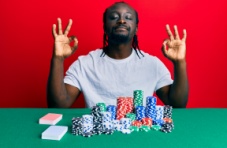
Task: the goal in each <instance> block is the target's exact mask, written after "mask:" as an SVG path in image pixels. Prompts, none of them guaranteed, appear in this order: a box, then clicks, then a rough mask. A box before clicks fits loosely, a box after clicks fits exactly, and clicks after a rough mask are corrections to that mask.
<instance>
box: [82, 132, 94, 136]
mask: <svg viewBox="0 0 227 148" xmlns="http://www.w3.org/2000/svg"><path fill="white" fill-rule="evenodd" d="M92 135H93V134H92V132H87V133H83V134H82V136H83V137H91V136H92Z"/></svg>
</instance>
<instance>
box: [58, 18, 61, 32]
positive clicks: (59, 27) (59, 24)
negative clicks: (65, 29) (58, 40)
mask: <svg viewBox="0 0 227 148" xmlns="http://www.w3.org/2000/svg"><path fill="white" fill-rule="evenodd" d="M58 33H59V35H62V23H61V19H60V18H58Z"/></svg>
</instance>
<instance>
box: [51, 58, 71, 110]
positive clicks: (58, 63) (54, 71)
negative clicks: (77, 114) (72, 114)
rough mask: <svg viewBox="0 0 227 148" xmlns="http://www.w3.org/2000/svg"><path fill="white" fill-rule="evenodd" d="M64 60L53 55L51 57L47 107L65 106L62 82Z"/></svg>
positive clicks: (65, 97) (65, 100)
mask: <svg viewBox="0 0 227 148" xmlns="http://www.w3.org/2000/svg"><path fill="white" fill-rule="evenodd" d="M63 78H64V60H63V59H60V58H56V57H53V58H52V59H51V66H50V74H49V79H48V84H47V102H48V107H67V103H66V102H67V100H68V98H69V97H68V95H67V90H66V88H65V84H64V82H63Z"/></svg>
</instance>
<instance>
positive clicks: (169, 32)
mask: <svg viewBox="0 0 227 148" xmlns="http://www.w3.org/2000/svg"><path fill="white" fill-rule="evenodd" d="M166 31H167V34H168V35H169V38H170V40H171V41H172V40H174V37H173V34H172V32H171V30H170V28H169V25H168V24H167V25H166Z"/></svg>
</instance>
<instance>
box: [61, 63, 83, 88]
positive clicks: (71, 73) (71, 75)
mask: <svg viewBox="0 0 227 148" xmlns="http://www.w3.org/2000/svg"><path fill="white" fill-rule="evenodd" d="M80 67H81V66H80V62H79V60H77V61H75V62H74V63H73V64H72V65H70V67H69V69H68V70H67V71H66V75H65V77H64V83H66V84H69V85H72V86H74V87H77V88H78V89H79V90H80V91H81V85H80V81H79V80H80V79H79V78H80V74H81V68H80Z"/></svg>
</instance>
